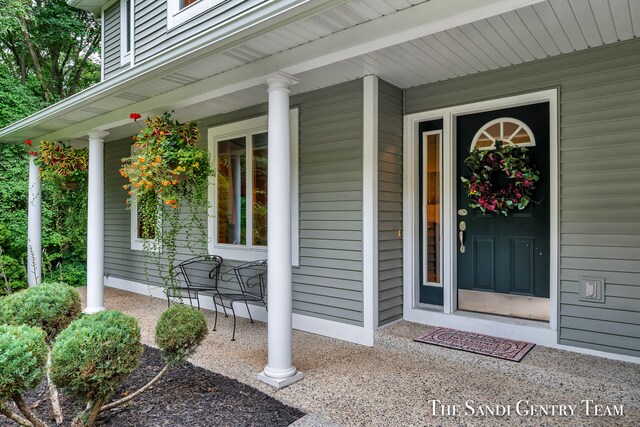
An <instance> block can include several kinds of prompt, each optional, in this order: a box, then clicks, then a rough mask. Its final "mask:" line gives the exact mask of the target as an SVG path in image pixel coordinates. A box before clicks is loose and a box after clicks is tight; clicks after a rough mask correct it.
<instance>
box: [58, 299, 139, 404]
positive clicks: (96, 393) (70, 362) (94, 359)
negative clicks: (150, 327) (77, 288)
mask: <svg viewBox="0 0 640 427" xmlns="http://www.w3.org/2000/svg"><path fill="white" fill-rule="evenodd" d="M142 350H143V348H142V344H140V328H139V327H138V323H137V321H136V319H134V318H133V317H131V316H127V315H126V314H123V313H120V312H118V311H102V312H100V313H96V314H92V315H89V316H83V317H81V318H80V319H78V320H76V321H74V322H72V323H71V324H70V325H69V327H68V328H67V329H65V330H64V331H62V332H61V333H60V335H58V338H57V339H56V341H55V344H54V345H53V350H52V354H51V379H52V380H53V382H54V383H55V384H56V385H57V386H58V387H62V388H64V389H65V390H67V391H68V392H70V393H71V394H74V395H76V396H78V397H79V398H81V399H83V400H84V401H85V402H86V401H104V400H106V399H108V398H109V397H110V396H111V395H112V394H113V393H114V392H115V391H116V389H117V388H118V387H119V386H120V384H121V383H122V381H124V379H125V378H127V377H128V376H129V375H130V374H131V373H132V372H133V371H134V370H135V369H136V368H137V367H138V364H139V357H140V355H141V354H142Z"/></svg>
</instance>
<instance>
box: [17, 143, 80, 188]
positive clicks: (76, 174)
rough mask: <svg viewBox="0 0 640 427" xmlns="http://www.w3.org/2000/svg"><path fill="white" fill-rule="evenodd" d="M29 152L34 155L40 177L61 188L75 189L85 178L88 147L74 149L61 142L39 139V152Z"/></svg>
mask: <svg viewBox="0 0 640 427" xmlns="http://www.w3.org/2000/svg"><path fill="white" fill-rule="evenodd" d="M29 142H30V141H29ZM28 145H31V144H28ZM30 154H31V155H32V156H34V157H35V162H36V164H37V165H38V169H39V170H40V176H41V178H42V179H43V180H45V181H49V182H52V183H54V184H56V185H57V186H58V187H60V188H62V189H65V190H77V189H78V188H79V187H80V184H81V183H83V182H86V180H87V171H88V170H89V149H88V148H79V149H75V148H71V147H70V146H68V145H66V144H64V143H62V142H56V141H41V142H40V152H39V153H37V152H34V151H32V152H30Z"/></svg>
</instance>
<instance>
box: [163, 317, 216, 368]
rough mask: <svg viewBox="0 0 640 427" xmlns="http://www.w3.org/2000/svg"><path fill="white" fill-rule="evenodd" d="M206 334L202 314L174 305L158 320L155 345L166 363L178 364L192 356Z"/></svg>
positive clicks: (205, 323) (206, 330)
mask: <svg viewBox="0 0 640 427" xmlns="http://www.w3.org/2000/svg"><path fill="white" fill-rule="evenodd" d="M208 332H209V330H208V328H207V321H206V320H205V318H204V315H203V314H202V312H200V311H198V310H196V309H195V308H192V307H188V306H185V305H174V306H173V307H171V308H169V309H168V310H167V311H165V312H164V313H162V316H160V319H159V320H158V323H157V325H156V344H157V345H158V347H160V350H161V351H162V357H163V358H164V359H165V361H166V362H167V363H169V364H178V363H182V362H184V361H185V360H186V359H187V358H188V357H190V356H191V355H193V353H194V352H195V351H196V348H198V346H199V345H200V343H202V341H203V340H204V338H205V337H206V336H207V333H208Z"/></svg>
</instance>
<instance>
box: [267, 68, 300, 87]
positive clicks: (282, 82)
mask: <svg viewBox="0 0 640 427" xmlns="http://www.w3.org/2000/svg"><path fill="white" fill-rule="evenodd" d="M299 81H300V80H299V79H297V78H295V77H293V76H292V75H291V74H287V73H284V72H282V71H278V72H277V73H273V74H269V75H268V76H266V78H265V82H266V83H267V86H268V87H269V90H270V91H271V90H272V89H287V90H288V89H289V88H290V87H291V86H293V85H294V84H296V83H298V82H299Z"/></svg>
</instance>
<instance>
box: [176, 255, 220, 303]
mask: <svg viewBox="0 0 640 427" xmlns="http://www.w3.org/2000/svg"><path fill="white" fill-rule="evenodd" d="M222 262H223V259H222V257H220V256H218V255H201V256H196V257H193V258H190V259H188V260H186V261H183V262H181V263H180V264H178V265H177V266H176V267H175V269H174V272H173V274H174V278H175V279H176V285H175V286H171V287H167V288H165V291H164V292H165V294H166V295H167V305H168V306H171V300H172V299H178V300H181V301H182V300H184V299H187V300H189V304H190V305H191V306H192V307H193V301H194V300H195V301H196V302H197V307H198V310H200V295H201V294H203V293H205V292H207V293H208V292H215V291H216V290H217V289H218V280H219V279H220V267H221V266H222Z"/></svg>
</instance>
